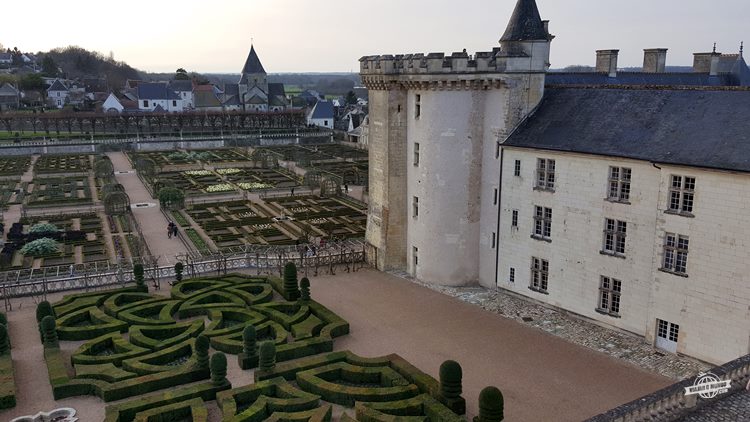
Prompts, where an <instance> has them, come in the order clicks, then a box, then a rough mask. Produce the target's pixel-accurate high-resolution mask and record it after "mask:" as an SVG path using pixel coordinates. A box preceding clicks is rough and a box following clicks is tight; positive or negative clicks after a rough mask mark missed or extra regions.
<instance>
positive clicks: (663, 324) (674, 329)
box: [656, 319, 680, 343]
mask: <svg viewBox="0 0 750 422" xmlns="http://www.w3.org/2000/svg"><path fill="white" fill-rule="evenodd" d="M656 321H657V322H658V327H657V331H656V335H657V336H658V337H660V338H663V339H665V340H669V341H671V342H675V343H677V339H678V338H679V337H680V326H679V325H677V324H672V323H671V322H667V321H664V320H661V319H657V320H656Z"/></svg>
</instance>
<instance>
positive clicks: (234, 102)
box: [223, 95, 242, 106]
mask: <svg viewBox="0 0 750 422" xmlns="http://www.w3.org/2000/svg"><path fill="white" fill-rule="evenodd" d="M223 105H225V106H240V105H242V102H241V101H240V97H239V96H237V95H232V96H230V97H228V98H227V99H226V100H225V101H224V103H223Z"/></svg>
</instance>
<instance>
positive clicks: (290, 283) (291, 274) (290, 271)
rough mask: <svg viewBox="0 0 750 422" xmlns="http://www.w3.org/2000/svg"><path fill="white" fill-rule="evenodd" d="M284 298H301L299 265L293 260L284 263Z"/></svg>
mask: <svg viewBox="0 0 750 422" xmlns="http://www.w3.org/2000/svg"><path fill="white" fill-rule="evenodd" d="M283 296H284V299H286V300H297V299H298V298H299V287H298V286H297V266H296V265H294V263H293V262H287V263H286V265H284V291H283Z"/></svg>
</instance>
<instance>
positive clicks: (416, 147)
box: [414, 142, 419, 166]
mask: <svg viewBox="0 0 750 422" xmlns="http://www.w3.org/2000/svg"><path fill="white" fill-rule="evenodd" d="M414 165H415V166H418V165H419V142H414Z"/></svg>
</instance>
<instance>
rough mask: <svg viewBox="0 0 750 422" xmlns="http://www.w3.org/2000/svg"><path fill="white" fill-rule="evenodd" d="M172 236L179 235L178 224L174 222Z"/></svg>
mask: <svg viewBox="0 0 750 422" xmlns="http://www.w3.org/2000/svg"><path fill="white" fill-rule="evenodd" d="M172 236H174V237H175V238H176V237H177V224H174V223H173V224H172Z"/></svg>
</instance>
